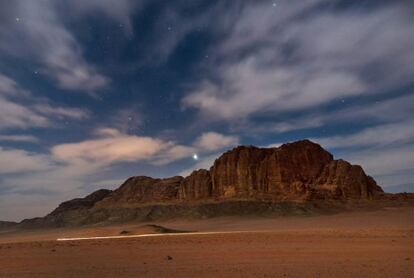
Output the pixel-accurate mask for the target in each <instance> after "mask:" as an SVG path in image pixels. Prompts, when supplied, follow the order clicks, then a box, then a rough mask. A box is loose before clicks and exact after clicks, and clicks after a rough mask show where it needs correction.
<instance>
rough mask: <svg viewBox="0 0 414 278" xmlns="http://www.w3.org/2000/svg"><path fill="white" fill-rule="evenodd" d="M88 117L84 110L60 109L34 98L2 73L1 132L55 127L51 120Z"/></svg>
mask: <svg viewBox="0 0 414 278" xmlns="http://www.w3.org/2000/svg"><path fill="white" fill-rule="evenodd" d="M88 116H89V113H88V112H87V111H86V110H84V109H80V108H69V107H59V106H57V105H56V104H54V103H50V102H49V101H47V100H44V99H41V98H37V97H34V96H33V95H32V94H31V93H30V92H29V91H27V90H25V89H23V88H22V87H21V86H20V85H19V84H18V83H17V82H15V81H14V80H12V79H11V78H9V77H7V76H5V75H2V74H1V73H0V130H1V129H12V128H14V129H16V128H17V129H27V128H34V127H41V128H45V127H53V126H54V121H53V120H51V118H59V119H74V120H81V119H85V118H87V117H88Z"/></svg>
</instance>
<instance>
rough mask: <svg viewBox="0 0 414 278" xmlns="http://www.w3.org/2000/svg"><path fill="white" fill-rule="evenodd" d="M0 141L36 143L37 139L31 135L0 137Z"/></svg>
mask: <svg viewBox="0 0 414 278" xmlns="http://www.w3.org/2000/svg"><path fill="white" fill-rule="evenodd" d="M0 141H9V142H28V143H37V142H39V139H38V138H36V137H34V136H32V135H0Z"/></svg>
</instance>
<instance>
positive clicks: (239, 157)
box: [210, 140, 333, 198]
mask: <svg viewBox="0 0 414 278" xmlns="http://www.w3.org/2000/svg"><path fill="white" fill-rule="evenodd" d="M332 160H333V157H332V155H331V154H330V153H328V152H327V151H325V150H324V149H322V148H321V147H320V146H319V145H317V144H314V143H312V142H310V141H307V140H305V141H299V142H295V143H291V144H285V145H282V146H281V147H280V148H256V147H244V146H242V147H237V148H235V149H233V150H231V151H229V152H227V153H225V154H223V155H222V156H221V157H220V158H218V159H217V160H216V161H215V163H214V165H213V167H212V168H211V170H210V172H211V176H212V186H213V195H214V196H216V197H223V198H232V197H255V196H269V197H275V198H279V197H285V196H292V195H300V196H305V195H306V194H307V190H306V189H307V188H308V187H310V186H312V184H313V183H314V182H315V180H316V179H317V178H318V176H319V174H320V173H321V172H322V170H323V168H324V167H325V166H326V165H327V164H329V163H330V162H331V161H332Z"/></svg>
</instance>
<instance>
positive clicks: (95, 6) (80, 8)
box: [65, 0, 146, 34]
mask: <svg viewBox="0 0 414 278" xmlns="http://www.w3.org/2000/svg"><path fill="white" fill-rule="evenodd" d="M145 2H146V1H143V0H139V1H135V0H88V1H84V0H72V1H70V2H68V3H65V4H68V6H69V8H71V9H72V10H74V11H75V12H76V13H77V14H80V15H82V16H85V15H90V14H96V13H98V14H103V15H104V16H106V17H108V18H110V19H113V20H115V21H117V22H119V23H121V24H123V26H124V28H125V30H126V32H127V33H128V34H132V32H133V26H132V23H131V18H130V17H131V14H132V13H133V12H134V11H136V10H137V8H139V7H142V6H143V5H144V4H145Z"/></svg>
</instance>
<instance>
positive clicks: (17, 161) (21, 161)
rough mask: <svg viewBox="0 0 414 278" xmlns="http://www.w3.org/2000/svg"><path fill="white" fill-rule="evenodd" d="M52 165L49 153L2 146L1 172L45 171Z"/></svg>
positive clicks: (0, 155) (0, 152)
mask: <svg viewBox="0 0 414 278" xmlns="http://www.w3.org/2000/svg"><path fill="white" fill-rule="evenodd" d="M51 167H52V165H51V162H50V160H49V158H48V157H47V155H42V154H37V153H30V152H27V151H24V150H20V149H4V148H2V147H0V174H10V173H19V172H33V171H44V170H47V169H50V168H51Z"/></svg>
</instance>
